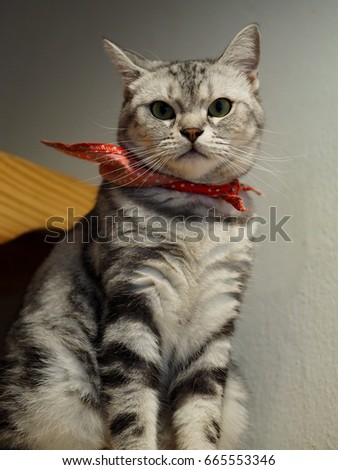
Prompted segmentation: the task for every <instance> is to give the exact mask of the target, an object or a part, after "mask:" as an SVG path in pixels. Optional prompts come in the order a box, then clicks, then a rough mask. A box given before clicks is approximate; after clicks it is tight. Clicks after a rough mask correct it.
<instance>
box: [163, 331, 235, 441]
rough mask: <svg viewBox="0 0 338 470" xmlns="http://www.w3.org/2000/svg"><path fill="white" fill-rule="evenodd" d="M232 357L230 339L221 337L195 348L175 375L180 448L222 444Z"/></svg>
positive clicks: (173, 396) (175, 417)
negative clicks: (229, 363)
mask: <svg viewBox="0 0 338 470" xmlns="http://www.w3.org/2000/svg"><path fill="white" fill-rule="evenodd" d="M228 357H229V341H228V339H227V338H218V339H217V340H215V341H213V342H211V343H210V344H206V345H204V346H202V347H201V350H200V351H197V352H195V353H194V354H193V355H192V356H191V357H190V359H189V360H188V361H187V362H186V363H185V365H184V366H182V367H181V368H180V370H179V372H178V374H177V376H176V377H175V380H174V381H173V383H172V387H171V393H170V400H171V406H172V410H173V426H174V431H175V438H176V445H177V448H178V449H200V450H203V449H217V448H218V447H217V446H218V442H219V438H220V432H221V425H222V423H221V420H222V406H223V397H224V388H225V386H226V380H227V375H228V362H229V361H228Z"/></svg>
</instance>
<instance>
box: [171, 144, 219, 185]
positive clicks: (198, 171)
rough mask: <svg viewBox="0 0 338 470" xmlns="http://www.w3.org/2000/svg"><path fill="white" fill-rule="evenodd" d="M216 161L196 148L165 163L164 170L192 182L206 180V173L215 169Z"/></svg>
mask: <svg viewBox="0 0 338 470" xmlns="http://www.w3.org/2000/svg"><path fill="white" fill-rule="evenodd" d="M217 166H218V163H217V162H215V161H213V160H212V159H211V158H209V157H207V156H206V155H203V154H201V153H199V152H197V151H196V150H190V151H189V152H186V153H184V154H183V155H180V156H179V157H177V158H175V159H173V160H171V161H170V162H167V163H166V166H165V168H162V170H165V171H164V172H165V173H167V174H170V175H173V176H175V177H176V178H181V179H185V180H188V181H192V182H200V183H201V182H203V180H204V179H206V182H207V180H208V175H209V174H211V173H212V172H214V171H215V170H216V169H217Z"/></svg>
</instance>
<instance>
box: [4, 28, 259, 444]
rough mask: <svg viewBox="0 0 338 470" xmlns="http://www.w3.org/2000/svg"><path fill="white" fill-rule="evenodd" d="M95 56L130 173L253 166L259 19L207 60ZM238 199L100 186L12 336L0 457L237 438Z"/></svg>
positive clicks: (241, 398) (243, 270)
mask: <svg viewBox="0 0 338 470" xmlns="http://www.w3.org/2000/svg"><path fill="white" fill-rule="evenodd" d="M105 48H106V50H107V51H108V53H109V55H110V57H111V59H112V61H113V62H114V63H115V64H116V66H117V67H118V69H119V71H120V73H121V76H122V80H123V84H124V103H123V106H122V111H121V116H120V123H119V133H118V139H119V144H120V145H122V146H123V147H125V148H127V149H129V150H130V151H132V153H133V154H134V155H135V157H136V159H137V161H138V162H139V164H140V165H144V166H145V167H147V168H148V169H149V168H150V169H152V170H154V171H155V170H156V171H160V172H162V173H166V174H170V175H174V176H176V177H178V178H180V179H185V180H189V181H192V182H200V183H205V184H217V183H226V182H230V181H232V180H233V179H234V178H236V177H239V176H241V175H244V174H245V173H246V172H247V171H248V170H249V169H250V168H251V167H252V165H253V162H254V159H255V153H256V152H257V149H258V146H259V141H260V135H261V131H262V127H263V111H262V107H261V104H260V100H259V96H258V78H257V68H258V61H259V31H258V28H257V26H256V25H250V26H248V27H246V28H245V29H243V30H242V31H241V32H240V33H239V34H238V35H237V36H236V37H235V39H234V40H233V41H232V42H231V44H230V45H229V47H228V48H227V49H226V50H225V52H224V53H223V55H222V56H221V57H220V58H219V59H217V60H201V61H199V60H191V61H183V62H171V63H169V62H161V61H158V60H156V61H151V60H146V59H143V58H140V57H138V56H136V55H134V54H132V53H130V52H126V51H123V50H122V49H120V48H119V47H117V46H116V45H114V44H112V43H111V42H109V41H108V40H105ZM245 197H246V199H245V203H246V205H247V206H249V207H250V208H251V209H250V211H249V212H247V213H244V215H243V214H241V215H240V216H238V214H239V213H238V212H237V211H236V210H235V209H234V208H233V207H232V206H231V205H230V204H228V203H227V202H225V201H223V200H221V199H215V198H211V197H207V196H203V195H199V194H194V193H188V192H179V191H174V190H171V189H165V188H163V187H151V188H144V187H139V188H126V187H118V186H117V185H116V184H114V183H112V182H108V181H103V183H102V185H101V188H100V192H99V196H98V199H97V203H96V205H95V207H94V209H93V211H92V212H91V213H90V214H89V215H88V217H87V218H86V223H82V224H81V223H80V224H78V225H77V226H76V227H75V229H74V230H73V232H72V236H73V238H74V243H69V242H67V240H64V241H63V242H61V243H58V244H57V245H56V246H55V248H54V249H53V251H52V253H51V255H50V256H49V258H48V259H47V260H46V261H45V262H44V264H43V265H42V266H41V267H40V269H39V270H38V272H37V274H36V275H35V277H34V279H33V281H32V283H31V285H30V287H29V289H28V291H27V293H26V296H25V300H24V305H23V308H22V310H21V312H20V316H19V319H18V320H17V321H16V323H15V324H14V325H13V327H12V328H11V330H10V333H9V335H8V338H7V353H6V357H5V359H4V360H3V363H2V369H3V370H2V374H1V385H0V387H1V395H0V441H1V444H2V446H3V448H16V449H100V448H109V449H168V448H169V449H170V448H171V449H217V448H219V449H227V448H233V447H236V446H239V445H240V442H241V441H240V438H241V437H242V434H243V431H244V430H245V427H246V421H247V414H246V409H245V397H246V393H245V390H244V388H243V385H242V383H241V380H240V378H239V377H238V376H237V374H236V371H235V366H234V364H233V362H232V360H231V338H232V335H233V332H234V323H235V320H236V317H237V316H238V312H239V309H240V304H241V299H242V294H243V291H244V288H245V284H246V280H247V277H248V275H249V272H250V266H251V261H252V242H251V241H250V237H249V236H248V233H247V218H248V217H249V216H250V214H252V203H251V200H250V198H248V197H247V196H245ZM113 216H115V218H113ZM107 220H108V223H107ZM109 221H111V222H109ZM150 221H151V222H152V225H151V224H150ZM173 221H176V223H173ZM155 222H156V223H155ZM155 229H156V230H155Z"/></svg>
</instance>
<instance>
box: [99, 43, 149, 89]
mask: <svg viewBox="0 0 338 470" xmlns="http://www.w3.org/2000/svg"><path fill="white" fill-rule="evenodd" d="M103 47H104V49H105V51H106V52H107V54H108V55H109V57H110V60H111V62H112V63H113V64H114V65H116V67H117V68H118V70H119V72H120V73H121V76H122V80H123V83H124V85H125V86H128V85H129V84H130V83H131V82H133V81H134V80H136V79H137V78H139V77H140V75H141V74H142V73H143V72H144V71H145V68H144V67H142V66H141V59H140V58H138V57H137V56H136V55H134V54H132V53H131V52H129V51H128V52H127V51H124V50H123V49H121V48H120V47H119V46H117V45H116V44H114V43H112V42H111V41H109V39H107V38H103Z"/></svg>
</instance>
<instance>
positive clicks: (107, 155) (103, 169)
mask: <svg viewBox="0 0 338 470" xmlns="http://www.w3.org/2000/svg"><path fill="white" fill-rule="evenodd" d="M42 143H44V144H45V145H48V146H49V147H53V148H55V149H57V150H60V151H62V152H64V153H67V154H68V155H72V156H73V157H77V158H82V159H84V160H89V161H91V162H95V163H99V165H100V167H99V168H100V174H101V176H102V177H103V178H105V179H106V180H110V181H112V182H113V183H115V184H116V185H117V186H118V187H122V186H130V187H141V186H142V187H149V186H163V187H165V188H168V189H173V190H176V191H184V192H192V193H198V194H203V195H205V196H209V197H214V198H221V199H223V200H224V201H226V202H228V203H230V204H231V205H232V206H233V207H234V208H235V209H237V210H238V211H241V212H245V211H247V208H246V207H245V206H244V203H243V200H242V198H241V197H240V196H239V192H240V191H254V192H255V193H256V194H262V193H261V191H259V190H258V189H255V188H252V187H251V186H246V185H244V184H242V183H240V182H239V181H238V180H237V179H235V180H233V181H232V182H231V183H227V184H222V185H208V184H199V183H191V182H190V181H185V180H178V179H177V178H175V177H172V176H169V175H165V174H162V173H157V172H153V171H151V170H148V169H145V168H142V167H141V166H140V163H139V162H137V161H135V160H134V159H133V158H132V156H131V155H130V154H128V152H127V151H126V150H124V149H123V148H122V147H118V146H117V145H112V144H102V143H79V144H72V145H69V144H64V143H61V142H49V141H46V140H43V141H42Z"/></svg>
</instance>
